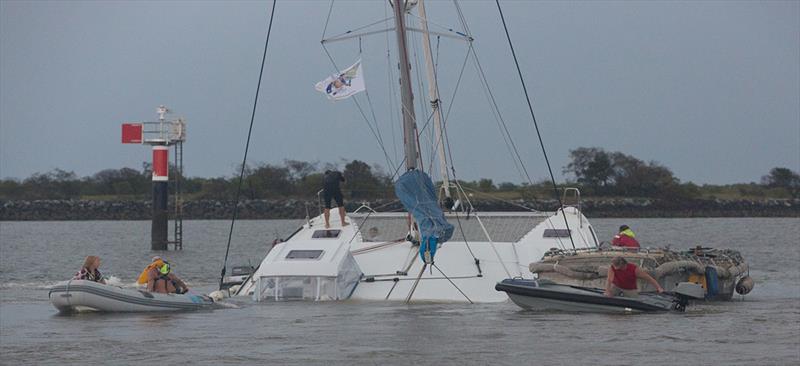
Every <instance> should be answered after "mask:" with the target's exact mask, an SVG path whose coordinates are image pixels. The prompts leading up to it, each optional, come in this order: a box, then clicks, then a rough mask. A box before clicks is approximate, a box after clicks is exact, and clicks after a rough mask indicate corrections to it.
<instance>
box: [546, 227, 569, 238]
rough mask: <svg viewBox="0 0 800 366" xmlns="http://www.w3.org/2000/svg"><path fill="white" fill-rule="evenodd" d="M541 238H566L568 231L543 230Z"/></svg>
mask: <svg viewBox="0 0 800 366" xmlns="http://www.w3.org/2000/svg"><path fill="white" fill-rule="evenodd" d="M542 237H543V238H568V237H569V229H544V235H542Z"/></svg>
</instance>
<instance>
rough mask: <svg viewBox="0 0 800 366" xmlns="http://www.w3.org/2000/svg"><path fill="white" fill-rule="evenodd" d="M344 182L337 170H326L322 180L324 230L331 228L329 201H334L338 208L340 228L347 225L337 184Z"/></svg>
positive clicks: (340, 192)
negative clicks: (340, 221) (340, 219)
mask: <svg viewBox="0 0 800 366" xmlns="http://www.w3.org/2000/svg"><path fill="white" fill-rule="evenodd" d="M344 181H345V180H344V176H343V175H342V173H340V172H339V171H337V170H326V171H325V176H324V177H323V178H322V194H323V197H324V199H325V228H329V227H331V223H330V217H331V200H336V205H337V206H338V207H339V216H340V217H341V218H342V226H347V225H348V224H347V223H346V222H345V221H344V218H345V212H344V200H343V199H342V190H341V188H339V183H341V182H344Z"/></svg>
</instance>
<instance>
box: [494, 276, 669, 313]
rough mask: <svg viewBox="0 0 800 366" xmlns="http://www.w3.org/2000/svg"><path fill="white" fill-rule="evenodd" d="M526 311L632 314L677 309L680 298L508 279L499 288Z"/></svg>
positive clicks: (498, 285) (497, 288)
mask: <svg viewBox="0 0 800 366" xmlns="http://www.w3.org/2000/svg"><path fill="white" fill-rule="evenodd" d="M495 289H496V290H497V291H502V292H505V293H506V294H508V297H509V298H510V299H511V301H513V302H514V303H515V304H517V305H519V306H520V307H521V308H523V309H527V310H536V311H565V312H591V313H609V314H629V313H642V312H660V311H670V310H675V309H676V307H675V304H676V298H675V297H673V296H671V295H667V294H657V293H642V294H640V295H639V297H638V298H624V297H607V296H605V295H604V294H603V291H602V290H600V289H592V288H585V287H577V286H568V285H561V284H556V283H552V282H549V281H535V280H522V279H506V280H503V281H502V282H500V283H498V284H497V285H496V286H495Z"/></svg>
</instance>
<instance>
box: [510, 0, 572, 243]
mask: <svg viewBox="0 0 800 366" xmlns="http://www.w3.org/2000/svg"><path fill="white" fill-rule="evenodd" d="M495 3H496V4H497V11H498V12H500V20H502V21H503V29H504V30H505V32H506V39H508V46H509V47H510V48H511V55H512V56H514V65H516V67H517V74H518V75H519V81H520V83H522V90H523V91H524V92H525V101H527V102H528V110H529V111H530V113H531V119H532V120H533V126H534V127H535V128H536V136H538V137H539V145H540V146H541V147H542V154H543V155H544V161H545V163H547V170H548V172H550V180H551V181H552V183H553V193H554V194H555V196H556V199H557V200H558V207H560V208H561V214H562V215H563V216H564V224H565V225H566V226H567V232H568V233H569V241H570V242H571V243H572V249H573V250H575V249H576V248H575V241H574V240H573V239H572V231H571V230H570V229H569V221H568V220H567V213H566V212H564V203H563V202H561V197H560V196H559V195H558V184H556V178H555V176H554V175H553V168H552V167H551V166H550V160H549V159H548V158H547V150H546V149H545V148H544V141H543V140H542V134H541V132H539V124H538V123H537V122H536V115H535V114H534V113H533V104H532V103H531V98H530V96H529V95H528V88H527V86H525V79H524V78H523V77H522V69H521V68H520V66H519V61H518V60H517V53H516V52H515V51H514V44H513V43H512V42H511V35H510V34H509V33H508V26H507V25H506V18H505V17H504V16H503V9H502V8H501V7H500V0H495Z"/></svg>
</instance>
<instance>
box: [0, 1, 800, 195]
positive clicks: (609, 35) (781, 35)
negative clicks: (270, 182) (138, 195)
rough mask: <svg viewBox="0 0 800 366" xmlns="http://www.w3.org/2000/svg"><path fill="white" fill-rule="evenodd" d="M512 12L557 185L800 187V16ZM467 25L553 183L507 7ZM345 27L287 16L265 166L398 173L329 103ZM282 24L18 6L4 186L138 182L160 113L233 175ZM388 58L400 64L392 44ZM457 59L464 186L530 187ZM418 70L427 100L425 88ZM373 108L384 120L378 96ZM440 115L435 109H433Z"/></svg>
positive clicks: (250, 14)
mask: <svg viewBox="0 0 800 366" xmlns="http://www.w3.org/2000/svg"><path fill="white" fill-rule="evenodd" d="M270 3H271V2H270ZM501 4H502V6H503V10H504V13H505V15H506V20H507V22H508V24H509V28H510V32H511V36H512V38H513V41H514V45H515V48H516V51H517V55H518V57H519V58H520V62H521V65H522V68H523V74H524V76H525V79H526V82H527V85H528V88H529V90H530V91H531V92H532V95H531V97H532V99H533V104H534V110H535V112H536V116H537V119H538V121H539V123H540V128H541V130H542V134H543V137H544V139H545V144H546V147H547V149H548V155H549V156H550V158H551V162H552V163H553V167H554V171H555V172H556V173H557V175H558V177H557V178H559V179H560V177H561V168H562V167H563V166H564V165H566V164H567V163H568V151H569V150H570V149H575V148H577V147H582V146H583V147H589V146H597V147H602V148H604V149H606V150H609V151H621V152H623V153H626V154H630V155H633V156H636V157H638V158H640V159H643V160H646V161H649V160H656V161H658V162H660V163H662V164H664V165H666V166H667V167H669V168H671V169H672V170H673V172H674V173H675V175H676V176H677V177H678V178H680V179H681V180H682V181H693V182H696V183H720V184H723V183H735V182H750V181H757V180H758V179H759V178H760V177H761V176H762V175H764V174H766V173H767V172H768V171H769V169H771V168H772V167H775V166H785V167H788V168H790V169H793V170H795V171H797V170H800V2H797V1H780V2H744V1H737V2H721V1H714V2H702V1H701V2H677V1H669V2H654V1H647V2H645V1H641V2H636V1H626V2H603V1H593V2H560V1H559V2H539V1H530V2H523V1H504V2H502V3H501ZM461 5H462V7H463V10H464V13H465V17H466V19H467V22H468V26H469V27H470V30H471V31H472V33H473V34H474V36H475V38H476V40H475V43H474V44H475V48H476V49H477V51H478V56H479V57H480V60H481V63H482V65H483V68H484V70H485V71H486V74H487V77H488V78H489V82H490V83H491V86H492V88H493V91H494V93H495V97H496V98H497V100H498V103H499V105H500V108H501V112H502V113H503V116H504V118H505V120H506V122H507V124H508V127H509V130H510V131H511V133H512V134H513V136H514V138H515V142H516V144H517V146H518V148H519V150H520V153H521V155H522V157H523V159H524V160H525V162H526V165H527V168H528V170H529V172H531V175H532V177H533V178H534V179H535V180H539V179H542V178H545V177H547V171H546V168H545V165H544V161H543V158H542V154H541V151H540V150H539V147H538V143H537V141H536V136H535V132H534V130H533V127H532V123H531V121H530V117H529V115H528V112H527V106H526V105H525V101H524V95H523V93H522V89H521V86H520V84H519V81H518V79H517V76H516V71H515V69H514V64H513V60H512V59H511V54H510V51H509V49H508V45H507V44H506V40H505V36H504V34H503V29H502V25H501V23H500V18H499V15H498V13H497V9H496V7H495V5H494V2H478V1H474V2H468V1H465V2H463V3H462V4H461ZM328 9H329V2H328V1H292V2H288V1H279V2H278V7H277V9H276V20H275V24H274V25H273V33H272V39H271V43H270V49H269V51H268V58H267V66H266V70H265V75H264V80H265V81H264V83H263V86H262V94H261V97H260V102H259V109H258V112H257V115H256V121H255V127H254V131H253V133H254V134H253V139H252V142H251V150H250V154H249V159H248V160H249V161H250V162H270V163H280V162H282V161H283V159H287V158H288V159H296V160H306V161H321V162H334V163H341V162H342V159H346V160H352V159H360V160H364V161H367V162H369V163H377V164H380V165H382V166H383V167H387V166H388V164H387V162H386V159H384V158H383V153H382V152H381V150H380V148H379V146H378V144H377V142H376V139H375V138H374V137H372V135H371V134H370V132H369V129H368V128H367V124H366V122H365V121H364V120H363V119H362V117H361V115H360V114H359V113H358V110H357V109H356V108H355V106H354V103H353V102H352V101H343V102H337V103H332V102H329V101H328V100H326V99H325V97H324V96H323V95H321V94H320V93H318V92H316V91H315V90H314V89H313V86H314V83H316V82H317V81H319V80H322V79H323V78H325V77H326V76H327V75H328V74H329V73H331V72H332V71H333V66H332V65H331V63H330V61H329V60H328V58H327V56H326V55H325V53H324V50H323V49H322V47H321V46H320V43H319V41H320V39H321V35H322V32H323V28H324V25H325V19H326V16H327V14H328ZM268 11H269V4H268V3H266V2H225V3H222V2H188V1H180V2H122V1H108V2H99V1H97V2H96V1H92V2H76V1H58V2H46V1H7V0H3V1H0V177H16V178H25V177H27V176H29V175H31V174H33V173H35V172H46V171H49V170H51V169H53V168H62V169H65V170H73V171H75V172H76V173H77V174H78V175H80V176H84V175H89V174H93V173H95V172H97V171H99V170H101V169H105V168H121V167H124V166H128V167H133V168H136V169H139V168H140V167H141V163H142V161H149V160H150V151H149V148H147V147H145V146H139V145H123V144H121V143H120V124H121V123H123V122H126V121H141V120H155V119H156V114H155V109H156V107H157V106H158V105H160V104H165V105H167V106H168V107H170V108H171V109H172V110H174V111H175V112H176V113H178V114H180V115H182V116H184V117H185V118H187V120H188V142H187V143H186V145H185V157H184V162H185V165H186V170H187V171H186V174H187V175H189V176H205V177H211V176H221V175H225V176H230V175H232V174H233V172H234V169H235V166H236V165H237V164H238V163H239V162H241V159H242V154H243V152H244V144H245V139H246V135H247V127H248V123H249V118H250V113H251V108H252V102H253V95H254V92H255V87H256V81H257V78H258V71H259V66H260V62H261V52H262V47H263V41H264V36H265V33H266V23H267V19H268V15H269V13H268ZM387 11H390V10H388V9H387V7H386V6H385V5H384V2H382V1H375V2H358V3H354V2H347V1H337V2H336V3H335V6H334V9H333V13H332V17H331V21H330V24H329V26H328V31H327V34H328V35H332V34H336V33H341V32H344V31H347V30H349V29H353V28H356V27H358V26H361V25H365V24H368V23H371V22H373V21H377V20H380V19H382V18H384V14H385V12H387ZM415 12H416V11H415ZM428 16H429V18H430V20H431V21H434V22H436V23H438V24H443V25H446V26H450V27H453V28H457V29H460V28H461V26H460V24H459V22H458V18H457V15H456V12H455V10H454V8H453V5H452V2H450V1H435V2H429V4H428ZM415 37H416V36H415ZM433 42H434V48H436V47H437V45H436V40H435V39H434V40H433ZM415 44H416V45H417V47H416V50H417V51H416V53H418V54H419V55H421V52H422V51H421V48H419V47H420V46H419V45H418V39H416V38H415V40H414V41H412V46H413V45H415ZM358 45H359V43H358V41H357V40H352V41H349V42H340V43H335V44H331V45H330V46H329V50H330V52H331V54H332V55H333V57H334V60H335V61H336V63H337V64H338V65H339V66H341V67H346V66H349V65H350V64H352V63H353V62H354V61H355V60H356V59H357V58H359V47H358ZM361 45H362V53H361V55H360V57H362V59H363V60H364V73H365V77H366V82H367V88H368V90H369V91H370V99H371V101H372V105H373V107H374V111H375V114H376V116H377V120H378V126H379V127H380V131H381V134H382V135H383V137H384V140H385V148H386V149H387V151H388V152H389V154H390V155H391V156H392V159H396V160H395V161H397V160H400V159H397V158H396V156H395V151H397V153H398V154H402V149H401V148H399V147H395V142H392V141H400V140H401V135H400V125H399V122H398V120H399V118H398V116H397V115H396V114H397V113H396V112H395V113H392V112H391V109H390V98H391V96H392V95H393V94H392V93H395V94H396V91H395V89H396V86H395V85H394V84H392V85H389V80H392V82H393V83H394V80H396V79H397V73H396V72H394V74H393V75H390V74H389V69H390V68H389V65H390V64H389V63H388V62H387V37H386V35H383V34H379V35H375V36H371V37H369V38H364V39H362V43H361ZM389 46H390V47H391V48H390V52H391V55H392V57H394V56H395V55H396V50H395V48H394V38H393V37H390V38H389ZM438 47H439V51H438V54H439V55H440V56H439V59H438V64H439V71H438V76H439V78H440V83H441V92H442V99H443V101H444V103H445V108H448V107H449V106H450V105H451V102H452V105H453V112H452V113H451V114H450V117H449V119H448V131H449V136H450V142H451V145H452V149H453V155H454V160H455V167H456V170H457V172H458V174H459V177H460V178H462V179H470V180H471V179H477V178H481V177H487V178H492V179H494V180H495V181H496V182H500V181H512V182H522V181H523V179H522V178H521V176H520V174H519V173H518V171H517V170H516V169H515V168H514V165H513V163H512V162H511V157H510V156H509V154H508V152H507V149H506V146H505V144H504V143H503V140H502V137H501V135H500V133H499V129H498V126H497V124H496V122H495V120H494V119H493V117H492V114H491V112H490V110H489V104H488V102H487V100H486V97H485V96H484V92H483V89H482V88H481V87H480V82H479V81H478V78H477V77H476V74H475V66H474V64H473V63H472V62H471V61H470V63H469V64H468V65H467V68H466V71H465V73H466V74H465V76H464V80H463V81H462V86H461V87H460V88H459V89H458V94H457V96H456V98H455V100H453V98H452V94H453V90H454V86H455V83H456V80H457V78H458V74H459V71H460V70H461V64H462V62H463V60H464V56H465V53H466V46H465V45H464V44H463V42H459V41H453V40H446V39H444V38H443V39H442V40H441V42H440V43H439V46H438ZM412 51H413V49H412ZM393 62H394V61H393ZM420 62H421V61H420ZM392 65H394V64H392ZM420 65H422V64H420ZM413 66H414V69H413V70H412V74H413V75H412V78H414V79H415V80H416V78H417V73H418V72H420V71H423V70H422V69H419V68H417V65H416V64H414V65H413ZM422 76H423V77H424V74H423V75H422ZM416 87H417V84H416V82H415V88H416ZM357 98H358V100H359V102H360V103H361V104H362V106H364V107H365V108H366V113H367V115H368V116H370V118H371V112H370V110H369V108H368V105H369V103H368V101H367V99H366V96H365V95H364V94H363V93H362V94H361V95H359V96H358V97H357ZM424 98H425V95H424V94H423V93H420V92H419V91H416V94H415V101H417V102H419V101H420V100H424ZM396 103H397V102H395V108H396ZM418 114H421V113H420V112H418ZM424 140H425V139H424V138H423V144H425V141H424ZM398 143H399V142H398Z"/></svg>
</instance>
